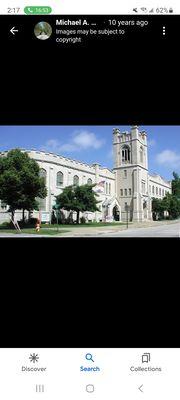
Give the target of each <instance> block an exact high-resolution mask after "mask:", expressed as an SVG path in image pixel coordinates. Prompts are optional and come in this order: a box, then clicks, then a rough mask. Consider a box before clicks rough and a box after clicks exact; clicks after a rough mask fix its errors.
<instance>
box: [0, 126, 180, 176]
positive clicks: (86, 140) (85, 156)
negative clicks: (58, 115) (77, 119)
mask: <svg viewBox="0 0 180 400" xmlns="http://www.w3.org/2000/svg"><path fill="white" fill-rule="evenodd" d="M115 127H118V128H119V129H120V131H125V130H126V131H129V130H130V128H131V127H130V126H121V125H119V126H0V151H3V150H9V149H12V148H16V147H19V148H25V149H38V150H47V151H51V152H54V153H57V154H61V155H64V156H66V157H70V158H73V159H76V160H81V161H84V162H87V163H90V164H92V163H93V162H99V163H100V164H101V165H102V166H106V167H108V168H112V167H113V158H112V130H113V128H115ZM139 129H140V130H145V131H146V132H147V137H148V143H149V150H148V160H149V171H150V172H152V173H159V174H160V175H162V176H163V177H164V178H166V179H171V178H172V171H176V172H178V173H179V174H180V126H140V127H139Z"/></svg>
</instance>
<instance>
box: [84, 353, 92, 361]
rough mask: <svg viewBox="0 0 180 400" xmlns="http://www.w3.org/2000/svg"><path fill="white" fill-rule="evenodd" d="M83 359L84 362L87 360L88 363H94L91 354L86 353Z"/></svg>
mask: <svg viewBox="0 0 180 400" xmlns="http://www.w3.org/2000/svg"><path fill="white" fill-rule="evenodd" d="M85 358H86V360H88V361H92V362H94V360H93V356H92V354H91V353H87V354H86V355H85Z"/></svg>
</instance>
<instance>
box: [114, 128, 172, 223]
mask: <svg viewBox="0 0 180 400" xmlns="http://www.w3.org/2000/svg"><path fill="white" fill-rule="evenodd" d="M113 151H114V169H113V171H114V173H115V176H116V196H117V199H118V201H119V203H120V206H121V216H122V220H125V219H126V217H127V209H128V212H129V217H130V220H131V221H144V220H151V219H152V211H151V203H152V202H151V199H152V197H158V198H163V197H164V196H165V195H166V193H167V192H169V193H171V182H167V181H165V180H164V179H163V178H162V177H160V176H159V175H154V176H152V175H150V174H149V172H148V150H147V135H146V132H144V131H143V132H141V131H140V130H139V129H138V127H137V126H133V127H132V128H131V131H130V132H120V131H119V129H114V130H113Z"/></svg>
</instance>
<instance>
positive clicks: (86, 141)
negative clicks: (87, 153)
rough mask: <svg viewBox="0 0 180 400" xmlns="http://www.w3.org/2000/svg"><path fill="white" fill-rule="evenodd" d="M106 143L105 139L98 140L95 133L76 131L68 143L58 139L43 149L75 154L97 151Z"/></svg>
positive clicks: (50, 141)
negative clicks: (77, 152) (74, 152)
mask: <svg viewBox="0 0 180 400" xmlns="http://www.w3.org/2000/svg"><path fill="white" fill-rule="evenodd" d="M104 143H105V141H104V139H98V138H97V136H96V135H95V133H93V132H89V131H86V130H78V131H75V132H74V133H73V134H72V135H71V139H70V140H69V141H68V142H67V143H62V142H61V141H59V140H57V139H50V140H48V141H47V142H46V143H45V145H44V146H43V147H42V149H43V150H46V151H52V152H55V153H60V152H63V151H65V152H73V151H81V150H88V149H94V150H97V149H99V148H100V147H102V146H103V144H104Z"/></svg>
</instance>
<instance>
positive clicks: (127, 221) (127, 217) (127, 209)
mask: <svg viewBox="0 0 180 400" xmlns="http://www.w3.org/2000/svg"><path fill="white" fill-rule="evenodd" d="M129 209H130V206H128V205H126V228H127V229H128V225H129V224H128V223H129V215H128V212H129Z"/></svg>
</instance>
